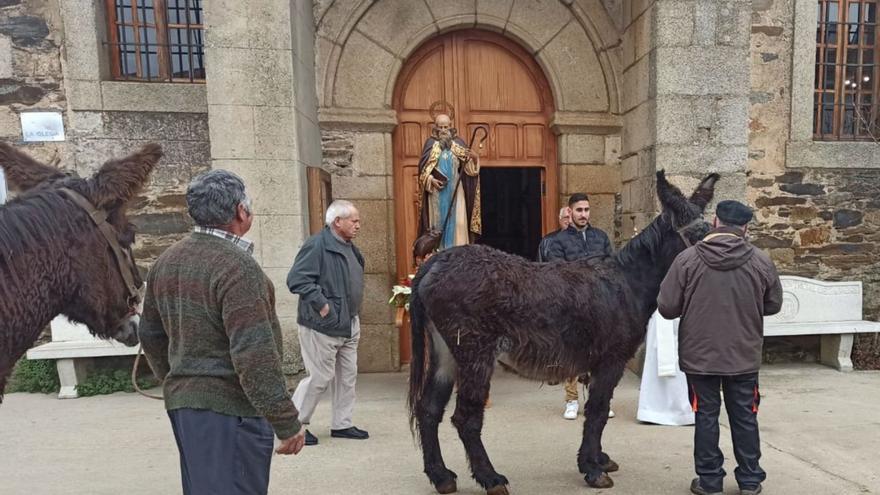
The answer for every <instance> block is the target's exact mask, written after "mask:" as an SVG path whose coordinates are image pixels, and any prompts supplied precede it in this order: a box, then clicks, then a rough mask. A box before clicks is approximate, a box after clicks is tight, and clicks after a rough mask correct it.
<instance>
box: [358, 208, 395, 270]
mask: <svg viewBox="0 0 880 495" xmlns="http://www.w3.org/2000/svg"><path fill="white" fill-rule="evenodd" d="M352 202H353V203H354V206H355V207H356V208H357V209H358V211H359V212H360V214H361V231H360V234H358V236H357V238H355V240H354V243H355V245H357V247H358V248H359V249H360V250H361V253H362V254H363V255H364V259H365V260H366V272H367V273H391V272H392V264H391V253H390V251H391V250H393V249H394V246H393V245H389V243H388V239H390V238H392V237H393V235H394V234H393V232H392V230H393V228H394V227H393V224H392V223H391V210H390V207H391V202H390V201H387V200H367V199H362V200H357V201H352Z"/></svg>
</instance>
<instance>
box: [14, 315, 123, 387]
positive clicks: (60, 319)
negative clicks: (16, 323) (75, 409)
mask: <svg viewBox="0 0 880 495" xmlns="http://www.w3.org/2000/svg"><path fill="white" fill-rule="evenodd" d="M51 329H52V342H49V343H48V344H43V345H41V346H37V347H34V348H33V349H31V350H29V351H28V352H27V358H28V359H54V360H55V367H56V368H57V369H58V379H59V381H60V382H61V390H60V391H59V392H58V398H59V399H75V398H77V397H79V394H78V393H77V391H76V386H77V384H79V383H80V382H81V381H83V380H84V379H85V374H86V364H87V362H88V360H89V359H91V358H95V357H107V356H132V355H134V354H137V350H138V348H137V346H135V347H128V346H126V345H124V344H121V343H119V342H117V341H115V340H102V339H99V338H97V337H95V336H93V335H92V334H90V333H89V330H88V328H87V327H86V326H85V325H80V324H78V323H72V322H71V321H70V320H68V319H67V317H66V316H64V315H58V316H57V317H55V319H53V320H52V323H51Z"/></svg>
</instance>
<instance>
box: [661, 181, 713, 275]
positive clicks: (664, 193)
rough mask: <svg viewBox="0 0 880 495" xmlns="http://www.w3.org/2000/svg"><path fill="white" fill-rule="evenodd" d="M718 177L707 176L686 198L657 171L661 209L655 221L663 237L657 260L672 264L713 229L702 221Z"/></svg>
mask: <svg viewBox="0 0 880 495" xmlns="http://www.w3.org/2000/svg"><path fill="white" fill-rule="evenodd" d="M719 177H720V176H719V175H718V174H714V173H713V174H709V175H708V176H706V178H704V179H703V180H702V181H700V184H699V185H698V186H697V188H696V189H694V192H693V194H691V197H690V198H687V197H685V195H684V194H682V192H681V190H680V189H679V188H678V187H676V186H674V185H672V184H670V183H669V181H667V180H666V174H665V172H664V171H663V170H660V171H658V172H657V197H658V198H659V199H660V205H661V207H662V211H661V213H660V216H659V217H658V218H657V220H656V222H655V224H656V225H657V227H658V230H659V233H660V235H661V237H662V239H661V242H660V243H659V244H660V246H661V248H660V253H658V254H659V258H660V260H658V261H661V262H663V263H664V264H665V263H666V262H668V263H669V264H671V263H672V260H673V259H675V256H676V255H677V254H678V253H680V252H681V251H683V250H684V249H685V248H687V247H689V246H691V245H693V244H696V242H697V241H699V240H700V239H702V238H703V237H704V236H705V235H706V234H707V233H708V232H709V230H710V229H711V228H712V226H711V225H710V224H709V223H708V222H706V221H705V220H704V219H703V212H704V211H705V210H706V205H708V204H709V203H710V202H711V201H712V196H713V195H714V194H715V182H717V181H718V179H719ZM667 266H668V265H667Z"/></svg>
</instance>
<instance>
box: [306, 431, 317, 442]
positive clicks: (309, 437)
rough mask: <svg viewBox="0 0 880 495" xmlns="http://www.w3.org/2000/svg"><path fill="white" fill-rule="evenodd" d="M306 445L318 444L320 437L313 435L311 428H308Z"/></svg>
mask: <svg viewBox="0 0 880 495" xmlns="http://www.w3.org/2000/svg"><path fill="white" fill-rule="evenodd" d="M306 445H318V437H316V436H315V435H312V432H310V431H309V430H306Z"/></svg>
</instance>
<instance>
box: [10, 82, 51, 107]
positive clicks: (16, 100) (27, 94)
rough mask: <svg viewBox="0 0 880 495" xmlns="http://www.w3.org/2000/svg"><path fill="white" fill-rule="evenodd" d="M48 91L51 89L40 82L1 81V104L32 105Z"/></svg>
mask: <svg viewBox="0 0 880 495" xmlns="http://www.w3.org/2000/svg"><path fill="white" fill-rule="evenodd" d="M48 93H49V89H47V88H45V87H43V86H42V85H39V84H27V83H24V82H16V81H12V80H7V81H3V82H0V105H12V104H20V105H27V106H31V105H34V104H35V103H38V102H39V101H40V100H42V99H43V98H44V97H45V96H46V95H47V94H48Z"/></svg>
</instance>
